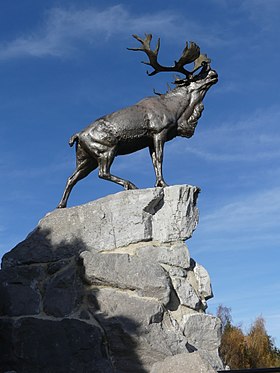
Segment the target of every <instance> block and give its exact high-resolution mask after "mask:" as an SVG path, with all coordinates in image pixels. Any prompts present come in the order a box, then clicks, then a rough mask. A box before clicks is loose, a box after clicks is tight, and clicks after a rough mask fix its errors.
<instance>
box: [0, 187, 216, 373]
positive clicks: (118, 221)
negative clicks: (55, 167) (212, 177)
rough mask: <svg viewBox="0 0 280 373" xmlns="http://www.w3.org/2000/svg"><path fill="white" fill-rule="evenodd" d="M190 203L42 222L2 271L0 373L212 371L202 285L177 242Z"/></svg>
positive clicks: (180, 192) (140, 199)
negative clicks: (6, 372) (189, 368)
mask: <svg viewBox="0 0 280 373" xmlns="http://www.w3.org/2000/svg"><path fill="white" fill-rule="evenodd" d="M197 195H198V189H197V188H196V187H190V186H173V187H168V188H164V189H163V188H154V189H146V190H133V191H126V192H121V193H118V194H116V195H112V196H108V197H105V198H102V199H100V200H98V201H94V202H90V203H88V204H86V205H83V206H77V207H72V208H68V209H60V210H56V211H54V212H52V213H49V214H47V216H46V217H45V218H43V219H42V220H41V221H40V222H39V225H38V227H37V228H36V229H35V230H34V231H33V232H31V233H30V234H29V235H28V237H27V238H26V240H24V241H23V242H21V243H20V244H18V245H17V246H16V247H15V248H14V249H13V250H12V251H11V252H9V253H7V254H6V255H5V256H4V258H3V261H2V270H1V271H0V296H1V299H2V300H3V302H2V303H1V305H0V325H1V326H0V338H2V340H3V341H4V348H1V349H0V372H2V371H3V372H5V371H11V370H15V371H16V372H17V373H22V372H23V373H25V372H28V373H38V372H42V373H50V372H56V373H64V372H65V373H66V372H67V373H69V372H86V373H90V372H96V373H98V372H100V373H101V372H102V373H126V372H127V373H131V372H135V373H137V372H139V373H140V372H142V373H145V372H153V373H155V372H158V373H164V372H166V373H167V372H169V371H170V372H171V371H172V372H173V373H176V372H177V371H178V372H179V369H181V370H180V371H183V370H184V369H185V370H184V371H186V372H188V371H189V370H186V367H187V366H188V367H193V370H192V372H194V371H198V370H196V369H197V367H198V366H201V369H204V367H208V368H205V369H209V370H208V372H210V371H211V370H210V367H209V363H210V364H211V366H212V367H214V368H221V367H222V364H221V361H220V359H219V357H218V353H217V349H218V346H219V341H220V334H219V330H220V325H219V322H218V320H217V319H216V318H214V317H212V316H209V315H206V314H205V313H204V311H205V309H206V307H207V304H206V300H207V299H209V298H211V297H212V296H213V295H212V289H211V283H210V278H209V275H208V273H207V271H206V270H205V269H204V268H203V267H202V266H201V265H200V264H198V263H196V262H195V261H194V260H193V259H191V258H190V254H189V250H188V248H187V246H186V245H185V243H184V240H185V239H187V238H189V237H191V235H192V233H193V230H194V229H195V228H196V225H197V222H198V210H197V207H196V199H197ZM196 350H198V351H199V354H197V353H190V351H196ZM202 358H203V360H202ZM172 367H173V369H172ZM168 369H169V370H168ZM211 369H212V368H211ZM204 371H205V372H206V371H207V370H201V372H204Z"/></svg>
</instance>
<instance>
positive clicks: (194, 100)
mask: <svg viewBox="0 0 280 373" xmlns="http://www.w3.org/2000/svg"><path fill="white" fill-rule="evenodd" d="M133 37H134V38H135V39H137V40H138V41H139V42H140V43H141V44H142V45H141V47H140V48H128V49H130V50H134V51H143V52H145V53H146V54H147V56H148V58H149V62H143V63H145V64H147V65H150V66H152V67H153V69H154V70H153V71H152V72H151V73H148V72H147V73H148V75H150V76H151V75H155V74H157V73H159V72H163V71H169V72H178V73H181V74H183V75H185V77H184V78H183V79H179V78H178V79H176V80H175V82H174V84H175V85H176V87H175V88H174V89H173V90H170V91H168V92H167V93H165V94H160V95H157V96H154V97H147V98H144V99H143V100H141V101H140V102H138V103H137V104H135V105H133V106H130V107H128V108H125V109H121V110H119V111H116V112H114V113H112V114H109V115H105V116H103V117H101V118H99V119H97V120H96V121H94V122H93V123H91V124H90V125H89V126H88V127H86V128H85V129H84V130H82V131H81V132H78V133H76V134H74V135H73V136H72V137H71V138H70V140H69V144H70V146H73V144H74V143H75V144H76V170H75V171H74V173H73V174H72V175H71V176H70V177H69V178H68V180H67V183H66V187H65V190H64V193H63V196H62V199H61V201H60V203H59V205H58V207H59V208H62V207H66V204H67V200H68V197H69V194H70V192H71V190H72V188H73V186H74V185H75V184H76V183H77V182H78V181H79V180H81V179H83V178H84V177H86V176H87V175H88V174H89V173H90V172H91V171H93V170H94V169H96V168H97V167H98V176H99V177H100V178H102V179H106V180H110V181H113V182H114V183H117V184H120V185H122V186H123V187H124V188H125V189H136V186H135V185H134V184H133V183H131V182H130V181H128V180H125V179H122V178H120V177H118V176H115V175H112V174H111V172H110V167H111V165H112V163H113V161H114V158H115V157H116V156H117V155H123V154H129V153H133V152H135V151H137V150H140V149H143V148H146V147H148V148H149V150H150V155H151V158H152V162H153V166H154V169H155V174H156V184H155V186H156V187H165V186H166V185H167V184H166V183H165V181H164V179H163V176H162V160H163V147H164V143H165V142H166V141H169V140H172V139H173V138H174V137H176V136H183V137H188V138H189V137H191V136H192V135H193V134H194V130H195V127H196V124H197V121H198V119H199V118H200V116H201V113H202V111H203V104H202V100H203V98H204V96H205V94H206V92H207V91H208V89H209V88H210V87H211V86H212V85H213V84H215V83H216V82H217V81H218V75H217V73H216V71H214V70H212V69H211V67H210V59H209V58H207V56H206V55H203V54H200V48H199V47H198V45H197V44H195V43H193V42H191V43H189V45H188V43H186V47H185V49H184V50H183V53H182V56H181V57H180V59H179V60H178V61H175V63H174V66H163V65H161V64H159V63H158V60H157V57H158V52H159V47H160V39H158V42H157V45H156V48H155V50H151V46H150V44H151V40H152V35H151V34H149V35H146V37H145V39H141V38H139V37H138V36H137V35H133ZM192 62H194V69H193V70H192V71H188V70H186V69H185V65H186V64H189V63H192ZM197 71H198V72H197ZM196 72H197V73H196ZM195 73H196V74H195Z"/></svg>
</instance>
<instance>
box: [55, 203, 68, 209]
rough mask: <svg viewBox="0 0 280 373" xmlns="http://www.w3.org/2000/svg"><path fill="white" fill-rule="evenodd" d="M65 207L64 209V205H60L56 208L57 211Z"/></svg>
mask: <svg viewBox="0 0 280 373" xmlns="http://www.w3.org/2000/svg"><path fill="white" fill-rule="evenodd" d="M65 207H66V205H65V204H63V203H60V204H59V205H58V206H57V207H56V208H57V209H64V208H65Z"/></svg>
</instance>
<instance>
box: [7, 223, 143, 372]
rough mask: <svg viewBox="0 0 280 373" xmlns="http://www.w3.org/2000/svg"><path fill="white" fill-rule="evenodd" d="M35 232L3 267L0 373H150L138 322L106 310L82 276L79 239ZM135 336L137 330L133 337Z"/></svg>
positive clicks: (9, 257)
mask: <svg viewBox="0 0 280 373" xmlns="http://www.w3.org/2000/svg"><path fill="white" fill-rule="evenodd" d="M50 233H51V232H50V231H48V230H42V229H38V228H37V229H36V230H35V231H34V232H32V233H31V234H30V235H29V236H28V237H27V239H26V240H24V241H23V242H21V243H20V244H18V245H17V246H16V247H15V248H14V249H13V250H12V251H11V252H9V253H7V254H5V255H4V257H3V260H2V269H1V271H0V299H1V304H0V346H1V347H0V373H4V372H8V371H15V372H17V373H38V372H42V373H66V372H67V373H69V372H75V373H76V372H79V373H83V372H84V373H92V372H94V373H125V372H135V373H136V372H137V373H145V372H147V370H146V369H145V368H144V367H143V366H142V363H141V361H140V360H139V357H138V356H137V353H136V351H135V347H136V345H137V341H136V339H137V338H135V339H134V338H133V336H131V335H133V334H135V335H136V334H137V329H138V325H137V323H136V322H135V320H131V319H129V318H127V317H122V316H121V315H120V316H119V317H110V316H109V315H108V314H106V313H104V312H101V311H100V306H99V304H98V301H97V299H96V298H95V295H94V294H96V292H98V289H94V292H93V291H92V290H93V289H92V286H91V285H89V284H88V283H87V282H86V281H85V279H84V267H83V263H82V261H81V259H80V257H79V254H80V253H81V252H83V251H86V250H87V247H86V246H85V245H84V243H83V242H81V241H80V240H72V241H71V242H67V241H61V242H60V243H59V244H55V245H53V244H52V242H51V239H50ZM130 334H131V335H130Z"/></svg>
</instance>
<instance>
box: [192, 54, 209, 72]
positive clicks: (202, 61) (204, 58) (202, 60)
mask: <svg viewBox="0 0 280 373" xmlns="http://www.w3.org/2000/svg"><path fill="white" fill-rule="evenodd" d="M210 62H211V60H210V58H208V57H207V54H200V55H199V57H198V58H197V59H196V60H195V61H194V69H193V71H192V72H193V73H194V72H195V71H196V70H198V69H199V68H200V67H202V66H204V65H205V64H209V63H210Z"/></svg>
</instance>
